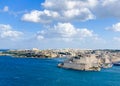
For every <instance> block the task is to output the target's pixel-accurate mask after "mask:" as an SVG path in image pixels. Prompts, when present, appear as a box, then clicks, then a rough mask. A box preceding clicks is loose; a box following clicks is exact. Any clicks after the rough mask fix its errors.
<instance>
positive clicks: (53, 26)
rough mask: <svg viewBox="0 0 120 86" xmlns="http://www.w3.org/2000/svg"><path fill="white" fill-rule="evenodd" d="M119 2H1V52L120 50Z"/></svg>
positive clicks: (41, 0) (14, 0)
mask: <svg viewBox="0 0 120 86" xmlns="http://www.w3.org/2000/svg"><path fill="white" fill-rule="evenodd" d="M119 9H120V1H119V0H12V1H11V0H0V49H6V48H7V49H8V48H10V49H26V48H27V49H28V48H33V47H35V48H39V49H46V48H81V49H106V48H107V49H120V11H119Z"/></svg>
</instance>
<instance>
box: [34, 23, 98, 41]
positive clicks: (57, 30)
mask: <svg viewBox="0 0 120 86" xmlns="http://www.w3.org/2000/svg"><path fill="white" fill-rule="evenodd" d="M36 36H37V38H38V39H40V40H41V39H56V40H61V39H62V40H65V41H66V40H67V41H68V40H74V39H78V40H81V39H85V38H97V36H96V35H95V34H94V33H93V31H91V30H88V29H87V28H75V27H74V26H73V25H72V24H71V23H58V24H57V25H54V27H51V28H48V29H46V30H42V31H39V32H38V33H37V34H36Z"/></svg>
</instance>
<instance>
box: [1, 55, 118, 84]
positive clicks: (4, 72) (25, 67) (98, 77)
mask: <svg viewBox="0 0 120 86" xmlns="http://www.w3.org/2000/svg"><path fill="white" fill-rule="evenodd" d="M60 61H62V60H61V59H57V58H55V59H37V58H12V57H9V56H0V86H120V66H114V67H113V68H110V69H103V70H102V71H100V72H84V71H75V70H68V69H62V68H58V67H57V64H58V63H59V62H60Z"/></svg>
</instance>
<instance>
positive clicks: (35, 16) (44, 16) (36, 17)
mask: <svg viewBox="0 0 120 86" xmlns="http://www.w3.org/2000/svg"><path fill="white" fill-rule="evenodd" d="M58 16H59V14H58V13H57V12H54V11H49V10H44V11H38V10H33V11H31V12H30V13H27V14H24V15H23V17H22V20H24V21H29V22H42V23H47V22H50V19H51V18H52V19H56V18H57V17H58Z"/></svg>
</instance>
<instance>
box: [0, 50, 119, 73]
mask: <svg viewBox="0 0 120 86" xmlns="http://www.w3.org/2000/svg"><path fill="white" fill-rule="evenodd" d="M2 55H6V56H13V57H18V58H24V57H26V58H27V57H31V58H62V57H66V58H67V60H65V61H64V62H62V63H60V64H58V67H62V68H68V69H75V70H84V71H100V70H101V69H102V68H110V67H112V65H113V63H117V62H120V50H109V49H106V50H80V49H47V50H39V49H32V50H7V51H3V52H0V56H2Z"/></svg>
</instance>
